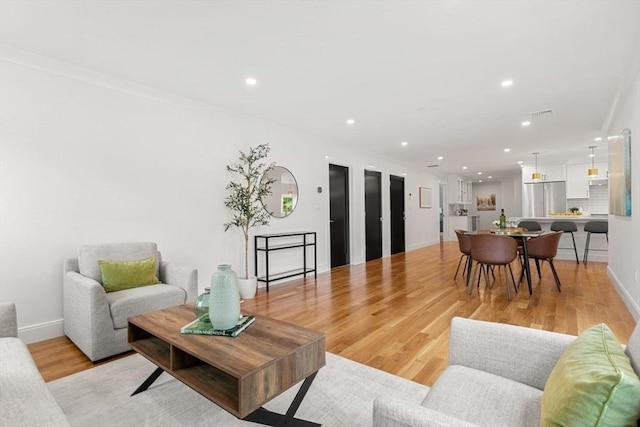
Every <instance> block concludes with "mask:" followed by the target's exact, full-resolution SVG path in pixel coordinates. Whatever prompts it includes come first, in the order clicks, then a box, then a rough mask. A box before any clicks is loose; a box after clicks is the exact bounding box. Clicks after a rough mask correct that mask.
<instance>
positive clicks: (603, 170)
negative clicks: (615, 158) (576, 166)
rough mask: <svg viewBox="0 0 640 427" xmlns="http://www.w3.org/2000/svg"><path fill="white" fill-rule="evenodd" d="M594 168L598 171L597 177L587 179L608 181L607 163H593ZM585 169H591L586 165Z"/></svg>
mask: <svg viewBox="0 0 640 427" xmlns="http://www.w3.org/2000/svg"><path fill="white" fill-rule="evenodd" d="M594 166H595V167H596V169H598V176H597V177H595V178H589V179H592V180H603V179H609V163H608V162H601V163H594ZM587 167H588V168H589V167H591V166H590V165H587Z"/></svg>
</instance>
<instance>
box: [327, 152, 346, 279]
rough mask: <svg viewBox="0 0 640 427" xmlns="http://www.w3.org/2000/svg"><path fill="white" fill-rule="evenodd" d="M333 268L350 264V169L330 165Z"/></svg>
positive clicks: (330, 224)
mask: <svg viewBox="0 0 640 427" xmlns="http://www.w3.org/2000/svg"><path fill="white" fill-rule="evenodd" d="M329 216H330V221H329V229H330V238H331V268H334V267H339V266H341V265H347V264H349V169H347V168H345V167H344V166H338V165H331V164H330V165H329Z"/></svg>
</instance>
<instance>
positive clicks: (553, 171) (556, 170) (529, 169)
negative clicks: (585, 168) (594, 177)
mask: <svg viewBox="0 0 640 427" xmlns="http://www.w3.org/2000/svg"><path fill="white" fill-rule="evenodd" d="M535 171H536V168H535V167H533V166H525V167H523V168H522V182H523V183H527V182H545V181H565V180H566V179H567V169H566V167H565V165H546V166H538V172H540V174H541V175H542V177H541V179H540V181H534V180H533V179H531V175H532V174H533V173H534V172H535ZM585 173H586V172H585Z"/></svg>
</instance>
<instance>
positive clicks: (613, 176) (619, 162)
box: [609, 129, 631, 216]
mask: <svg viewBox="0 0 640 427" xmlns="http://www.w3.org/2000/svg"><path fill="white" fill-rule="evenodd" d="M609 213H610V214H611V215H620V216H631V130H629V129H625V130H623V131H622V134H621V135H620V136H618V137H617V138H616V139H614V140H613V141H610V142H609Z"/></svg>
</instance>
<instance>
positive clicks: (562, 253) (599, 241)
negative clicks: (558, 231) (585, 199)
mask: <svg viewBox="0 0 640 427" xmlns="http://www.w3.org/2000/svg"><path fill="white" fill-rule="evenodd" d="M520 221H537V222H538V223H539V224H540V227H542V229H543V230H544V231H551V223H552V222H554V221H571V222H573V223H575V224H576V227H577V228H578V231H577V232H574V233H573V235H574V237H575V239H576V248H577V249H578V258H579V259H580V263H582V257H583V256H584V246H585V243H586V241H587V233H586V232H585V231H584V225H585V224H586V223H587V222H589V221H609V215H593V214H592V215H557V216H547V217H538V218H520ZM607 247H608V244H607V239H606V238H605V236H604V235H592V236H591V241H590V243H589V262H592V261H596V262H608V260H609V253H608V252H601V251H600V250H606V249H607ZM556 259H566V260H574V261H575V259H576V258H575V254H574V252H573V242H572V241H571V235H570V234H569V233H565V235H563V236H562V238H561V239H560V247H559V249H558V255H557V256H556Z"/></svg>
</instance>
